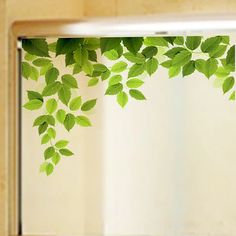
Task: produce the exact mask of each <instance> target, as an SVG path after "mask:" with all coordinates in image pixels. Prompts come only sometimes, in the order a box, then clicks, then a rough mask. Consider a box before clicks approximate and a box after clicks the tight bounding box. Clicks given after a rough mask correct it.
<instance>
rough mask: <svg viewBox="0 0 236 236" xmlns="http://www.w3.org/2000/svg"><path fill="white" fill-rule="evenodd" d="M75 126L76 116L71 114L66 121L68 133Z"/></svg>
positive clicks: (65, 125)
mask: <svg viewBox="0 0 236 236" xmlns="http://www.w3.org/2000/svg"><path fill="white" fill-rule="evenodd" d="M74 125H75V116H74V115H73V114H71V113H68V114H67V115H66V117H65V120H64V127H65V128H66V129H67V131H70V130H71V129H72V128H73V127H74Z"/></svg>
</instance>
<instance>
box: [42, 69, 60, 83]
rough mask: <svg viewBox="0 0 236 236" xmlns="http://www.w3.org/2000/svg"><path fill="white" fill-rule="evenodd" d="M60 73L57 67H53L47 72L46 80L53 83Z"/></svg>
mask: <svg viewBox="0 0 236 236" xmlns="http://www.w3.org/2000/svg"><path fill="white" fill-rule="evenodd" d="M58 75H59V71H58V69H57V68H55V67H52V68H50V69H49V70H48V71H47V72H46V74H45V80H46V83H47V84H51V83H53V82H55V81H56V80H57V77H58Z"/></svg>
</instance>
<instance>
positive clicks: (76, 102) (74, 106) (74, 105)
mask: <svg viewBox="0 0 236 236" xmlns="http://www.w3.org/2000/svg"><path fill="white" fill-rule="evenodd" d="M81 103H82V99H81V96H79V97H76V98H73V99H72V100H71V101H70V104H69V108H70V110H71V111H77V110H79V108H80V106H81Z"/></svg>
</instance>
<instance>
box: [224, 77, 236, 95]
mask: <svg viewBox="0 0 236 236" xmlns="http://www.w3.org/2000/svg"><path fill="white" fill-rule="evenodd" d="M233 86H234V77H232V76H230V77H228V78H226V79H225V81H224V83H223V87H222V89H223V92H224V94H225V93H227V92H228V91H229V90H230V89H231V88H233Z"/></svg>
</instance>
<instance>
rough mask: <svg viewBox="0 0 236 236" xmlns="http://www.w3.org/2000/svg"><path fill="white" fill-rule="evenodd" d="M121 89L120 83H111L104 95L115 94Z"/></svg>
mask: <svg viewBox="0 0 236 236" xmlns="http://www.w3.org/2000/svg"><path fill="white" fill-rule="evenodd" d="M122 90H123V85H122V84H121V83H118V84H113V85H111V86H109V87H108V88H107V90H106V92H105V94H106V95H116V94H118V93H119V92H121V91H122Z"/></svg>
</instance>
